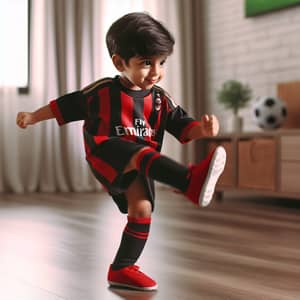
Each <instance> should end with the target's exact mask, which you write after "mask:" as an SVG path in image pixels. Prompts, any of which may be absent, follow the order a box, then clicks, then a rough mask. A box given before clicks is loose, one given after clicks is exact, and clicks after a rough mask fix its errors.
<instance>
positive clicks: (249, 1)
mask: <svg viewBox="0 0 300 300" xmlns="http://www.w3.org/2000/svg"><path fill="white" fill-rule="evenodd" d="M299 4H300V0H245V16H246V17H253V16H257V15H261V14H265V13H268V12H271V11H274V10H279V9H282V8H286V7H290V6H294V5H299Z"/></svg>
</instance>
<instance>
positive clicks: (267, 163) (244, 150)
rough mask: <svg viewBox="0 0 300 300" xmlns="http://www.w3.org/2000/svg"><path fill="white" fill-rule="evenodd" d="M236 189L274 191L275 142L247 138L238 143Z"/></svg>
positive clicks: (269, 139) (266, 139)
mask: <svg viewBox="0 0 300 300" xmlns="http://www.w3.org/2000/svg"><path fill="white" fill-rule="evenodd" d="M237 159H238V187H240V188H250V189H263V190H270V191H275V184H276V182H275V171H276V170H275V166H276V141H275V139H274V138H264V137H262V138H249V139H246V140H243V139H240V140H239V141H238V158H237Z"/></svg>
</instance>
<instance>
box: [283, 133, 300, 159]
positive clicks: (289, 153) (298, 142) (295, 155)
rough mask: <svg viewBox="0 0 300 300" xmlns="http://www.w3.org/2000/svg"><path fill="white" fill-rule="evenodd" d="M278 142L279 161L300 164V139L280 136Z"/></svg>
mask: <svg viewBox="0 0 300 300" xmlns="http://www.w3.org/2000/svg"><path fill="white" fill-rule="evenodd" d="M280 141H281V143H280V144H281V159H282V160H294V161H299V162H300V137H299V136H282V137H281V140H280Z"/></svg>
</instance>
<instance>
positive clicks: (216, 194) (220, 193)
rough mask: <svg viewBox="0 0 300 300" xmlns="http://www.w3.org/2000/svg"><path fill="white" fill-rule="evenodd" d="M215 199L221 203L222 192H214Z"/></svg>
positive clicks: (222, 198)
mask: <svg viewBox="0 0 300 300" xmlns="http://www.w3.org/2000/svg"><path fill="white" fill-rule="evenodd" d="M215 199H216V201H218V202H223V200H224V192H221V191H217V192H215Z"/></svg>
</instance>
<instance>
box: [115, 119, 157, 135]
mask: <svg viewBox="0 0 300 300" xmlns="http://www.w3.org/2000/svg"><path fill="white" fill-rule="evenodd" d="M115 129H116V134H117V135H118V136H124V135H129V136H139V137H145V136H148V137H152V136H155V134H156V131H155V129H152V128H148V127H147V126H146V122H145V121H144V120H143V119H139V118H136V119H134V126H122V125H118V126H115Z"/></svg>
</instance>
